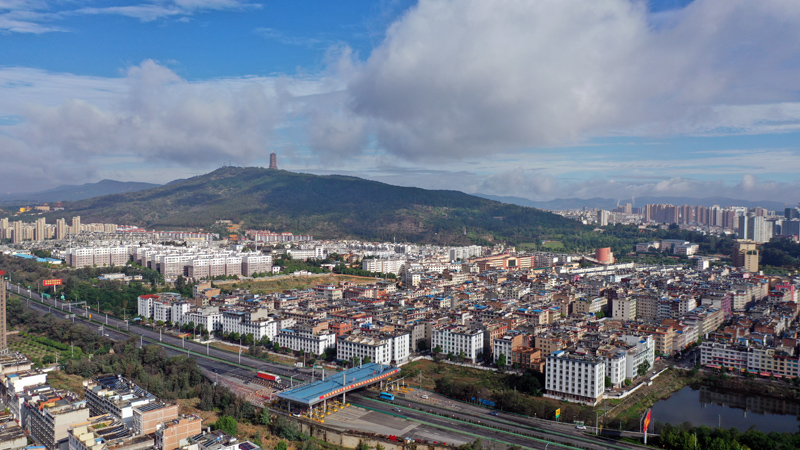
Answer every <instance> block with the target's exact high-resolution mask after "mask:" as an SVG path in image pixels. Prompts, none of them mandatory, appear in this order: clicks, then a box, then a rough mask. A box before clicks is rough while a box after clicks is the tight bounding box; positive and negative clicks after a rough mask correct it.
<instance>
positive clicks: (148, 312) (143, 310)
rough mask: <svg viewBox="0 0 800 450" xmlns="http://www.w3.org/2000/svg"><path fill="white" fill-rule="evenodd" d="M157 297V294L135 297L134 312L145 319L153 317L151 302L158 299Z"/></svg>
mask: <svg viewBox="0 0 800 450" xmlns="http://www.w3.org/2000/svg"><path fill="white" fill-rule="evenodd" d="M158 299H159V296H158V295H155V294H148V295H140V296H139V297H138V298H137V299H136V303H137V309H136V313H137V314H138V315H139V316H141V317H144V318H145V319H149V318H151V317H153V303H154V302H156V301H158Z"/></svg>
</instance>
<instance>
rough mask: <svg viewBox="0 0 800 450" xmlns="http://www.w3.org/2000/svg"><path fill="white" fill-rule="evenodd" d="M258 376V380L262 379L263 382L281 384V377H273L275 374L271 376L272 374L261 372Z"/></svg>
mask: <svg viewBox="0 0 800 450" xmlns="http://www.w3.org/2000/svg"><path fill="white" fill-rule="evenodd" d="M256 376H258V378H261V379H262V380H269V381H274V382H276V383H280V382H281V377H280V376H278V375H273V374H271V373H267V372H261V371H259V372H258V373H257V374H256Z"/></svg>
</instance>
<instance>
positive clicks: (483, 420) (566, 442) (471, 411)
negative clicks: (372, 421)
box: [348, 392, 646, 450]
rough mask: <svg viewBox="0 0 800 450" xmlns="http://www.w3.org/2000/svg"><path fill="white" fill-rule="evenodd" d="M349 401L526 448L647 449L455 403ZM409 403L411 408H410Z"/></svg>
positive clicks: (361, 396) (369, 396) (363, 395)
mask: <svg viewBox="0 0 800 450" xmlns="http://www.w3.org/2000/svg"><path fill="white" fill-rule="evenodd" d="M348 399H351V403H352V404H354V405H358V406H364V407H369V408H375V409H380V410H382V411H391V410H392V408H395V407H399V408H400V409H401V410H402V411H403V412H402V413H401V414H404V415H405V414H406V412H409V413H413V414H415V415H422V416H424V417H427V418H428V419H426V420H427V421H428V422H430V419H431V418H434V419H437V420H442V421H443V423H444V424H447V427H449V428H452V429H457V430H460V431H465V432H473V433H476V432H478V433H480V434H481V435H484V433H491V434H486V436H489V437H495V436H505V437H504V438H501V437H496V439H498V440H505V441H506V442H513V443H515V444H517V445H522V446H530V445H532V444H533V443H537V442H539V441H540V440H550V442H552V443H553V444H552V445H551V447H552V446H553V445H556V444H558V445H561V446H562V447H570V446H576V447H580V448H591V449H595V450H606V449H626V450H627V449H643V448H646V447H644V446H639V445H635V444H628V443H622V442H618V441H614V440H610V439H608V440H607V439H604V438H596V437H593V436H588V435H587V434H586V433H587V431H582V430H577V429H576V428H575V426H574V425H566V424H564V425H559V424H554V423H552V422H550V421H538V420H536V419H528V418H525V417H520V416H513V415H510V414H504V413H499V415H498V416H492V415H490V414H489V411H487V410H486V409H483V408H480V407H477V406H474V405H470V404H467V403H461V402H458V403H455V405H456V406H457V407H458V409H451V408H444V407H439V406H435V405H431V404H428V403H423V402H419V401H416V400H413V399H411V398H402V397H397V398H396V399H395V401H394V405H392V404H389V403H386V402H379V401H377V400H375V398H374V393H371V392H358V393H353V394H351V395H349V396H348ZM409 404H410V405H411V407H409V406H408V405H409ZM376 405H381V407H380V408H378V407H377V406H376ZM418 408H422V409H423V411H428V412H433V413H435V414H434V415H432V414H426V413H425V412H422V411H417V409H418ZM436 414H444V415H446V416H449V417H440V416H439V415H436ZM478 421H479V422H480V424H475V422H478ZM431 423H433V422H431ZM476 427H480V428H479V431H476ZM490 427H498V428H501V429H502V430H506V431H499V430H494V429H493V428H490ZM515 433H516V434H517V435H519V434H527V435H534V436H535V437H536V438H538V439H534V438H530V437H520V436H515ZM512 439H516V440H512ZM520 439H522V440H527V441H531V442H527V443H520V442H518V440H520Z"/></svg>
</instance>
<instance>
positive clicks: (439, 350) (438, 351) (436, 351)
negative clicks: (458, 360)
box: [433, 345, 442, 355]
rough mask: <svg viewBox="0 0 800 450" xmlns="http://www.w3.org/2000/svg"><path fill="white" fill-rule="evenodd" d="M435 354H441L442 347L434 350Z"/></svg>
mask: <svg viewBox="0 0 800 450" xmlns="http://www.w3.org/2000/svg"><path fill="white" fill-rule="evenodd" d="M433 353H436V354H437V355H438V354H439V353H442V347H441V346H439V345H437V346H436V347H434V348H433Z"/></svg>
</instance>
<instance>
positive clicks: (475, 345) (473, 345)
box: [431, 327, 484, 361]
mask: <svg viewBox="0 0 800 450" xmlns="http://www.w3.org/2000/svg"><path fill="white" fill-rule="evenodd" d="M436 347H441V349H442V353H444V354H445V355H446V354H449V353H452V354H453V355H455V356H458V355H459V354H461V352H464V355H465V356H464V357H465V358H467V359H469V360H471V361H477V360H478V354H483V353H484V348H483V330H478V329H468V328H465V327H448V328H438V329H434V330H432V332H431V348H436Z"/></svg>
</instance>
